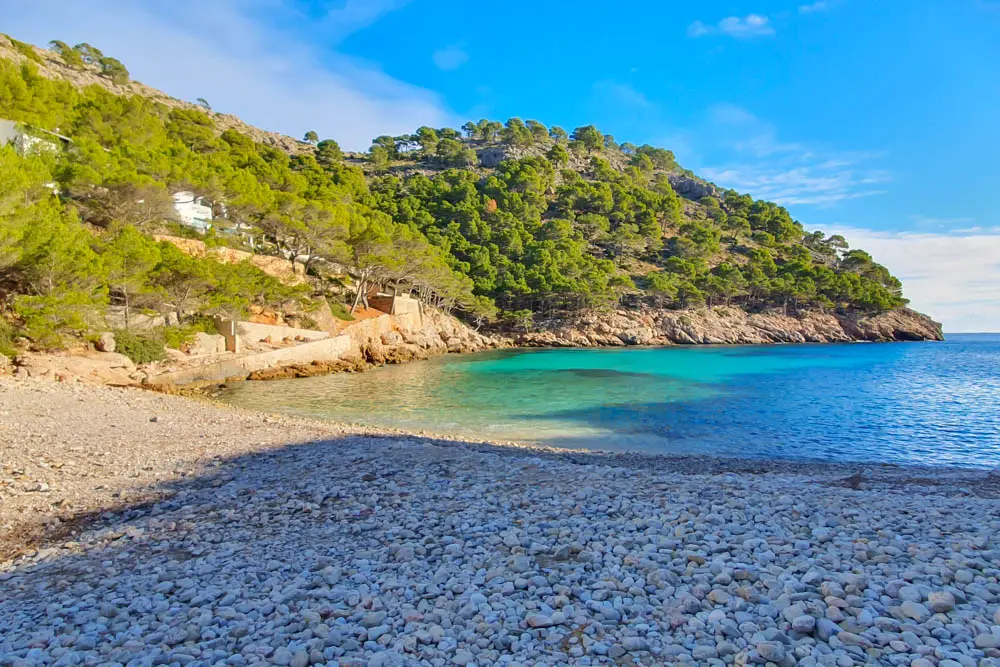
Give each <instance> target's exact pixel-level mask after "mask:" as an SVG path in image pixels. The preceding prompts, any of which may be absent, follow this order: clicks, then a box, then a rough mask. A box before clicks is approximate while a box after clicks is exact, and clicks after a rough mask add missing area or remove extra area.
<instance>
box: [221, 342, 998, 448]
mask: <svg viewBox="0 0 1000 667" xmlns="http://www.w3.org/2000/svg"><path fill="white" fill-rule="evenodd" d="M223 399H224V400H227V401H229V402H231V403H234V404H237V405H242V406H246V407H253V408H258V409H264V410H268V411H272V412H283V413H288V414H295V415H303V416H309V417H320V418H328V419H334V420H337V421H346V422H353V423H363V424H372V425H380V426H393V427H398V428H405V429H413V430H428V431H433V432H435V433H441V434H461V435H468V436H475V437H482V438H487V439H507V440H522V441H533V442H539V443H543V444H548V445H554V446H565V447H575V448H581V447H582V448H588V449H600V450H642V451H648V452H657V453H666V454H709V455H717V456H741V457H761V458H775V459H809V460H828V461H829V460H832V461H866V462H887V463H933V464H946V465H966V466H989V467H992V466H997V465H1000V335H954V336H951V337H950V338H949V340H948V341H947V342H944V343H896V344H856V345H787V346H746V347H668V348H626V349H611V350H532V351H500V352H490V353H484V354H477V355H468V356H448V357H443V358H439V359H434V360H431V361H427V362H420V363H413V364H407V365H403V366H389V367H384V368H379V369H376V370H373V371H370V372H368V373H363V374H353V375H352V374H341V375H331V376H326V377H317V378H308V379H299V380H285V381H278V382H249V383H241V384H238V385H235V386H234V387H233V388H231V389H230V390H228V391H227V393H226V394H225V395H224V397H223Z"/></svg>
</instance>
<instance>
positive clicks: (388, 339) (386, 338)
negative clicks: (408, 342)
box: [382, 331, 403, 345]
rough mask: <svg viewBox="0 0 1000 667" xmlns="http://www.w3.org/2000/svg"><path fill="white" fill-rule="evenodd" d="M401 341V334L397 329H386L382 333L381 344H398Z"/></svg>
mask: <svg viewBox="0 0 1000 667" xmlns="http://www.w3.org/2000/svg"><path fill="white" fill-rule="evenodd" d="M402 342H403V335H402V334H401V333H399V332H398V331H386V332H385V333H384V334H382V344H383V345H399V344H400V343H402Z"/></svg>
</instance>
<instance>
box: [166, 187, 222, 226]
mask: <svg viewBox="0 0 1000 667" xmlns="http://www.w3.org/2000/svg"><path fill="white" fill-rule="evenodd" d="M173 199H174V211H175V212H176V213H177V220H178V221H179V222H180V223H181V224H182V225H186V226H188V227H191V228H193V229H197V230H198V231H200V232H207V231H208V230H209V229H211V228H212V220H213V218H214V217H215V216H214V215H213V212H212V202H210V201H209V200H207V199H205V198H204V197H199V196H198V195H196V194H195V193H193V192H190V191H187V190H182V191H181V192H175V193H174V194H173Z"/></svg>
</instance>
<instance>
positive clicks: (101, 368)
mask: <svg viewBox="0 0 1000 667" xmlns="http://www.w3.org/2000/svg"><path fill="white" fill-rule="evenodd" d="M14 366H15V368H16V370H15V371H14V374H15V375H16V376H19V377H31V378H39V377H43V378H50V379H53V380H58V381H60V382H77V381H79V382H84V383H87V384H103V385H110V386H113V387H126V386H132V385H137V384H139V383H140V382H141V381H142V379H143V378H144V377H145V376H144V374H143V373H142V372H141V371H138V370H137V369H136V367H135V364H133V363H132V360H131V359H129V358H128V357H126V356H125V355H123V354H118V353H116V352H83V353H76V354H72V353H64V354H39V353H33V352H26V353H24V354H20V355H18V356H17V357H16V358H15V359H14Z"/></svg>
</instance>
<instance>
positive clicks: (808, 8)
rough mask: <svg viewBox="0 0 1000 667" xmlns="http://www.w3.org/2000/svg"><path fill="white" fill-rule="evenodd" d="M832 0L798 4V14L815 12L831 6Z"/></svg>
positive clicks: (825, 9)
mask: <svg viewBox="0 0 1000 667" xmlns="http://www.w3.org/2000/svg"><path fill="white" fill-rule="evenodd" d="M834 4H836V3H835V2H834V0H816V2H813V3H811V4H808V5H799V14H816V13H818V12H825V11H827V10H829V9H832V8H833V5H834Z"/></svg>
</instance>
